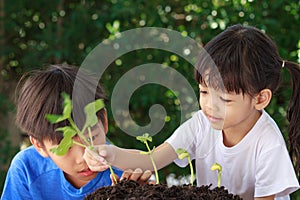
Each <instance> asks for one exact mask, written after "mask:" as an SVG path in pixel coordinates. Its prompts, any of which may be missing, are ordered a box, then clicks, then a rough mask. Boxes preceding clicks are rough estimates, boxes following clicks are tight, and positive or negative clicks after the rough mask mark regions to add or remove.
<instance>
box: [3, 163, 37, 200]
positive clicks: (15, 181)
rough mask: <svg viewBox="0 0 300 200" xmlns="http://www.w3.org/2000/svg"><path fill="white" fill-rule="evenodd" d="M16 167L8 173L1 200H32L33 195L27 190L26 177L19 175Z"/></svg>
mask: <svg viewBox="0 0 300 200" xmlns="http://www.w3.org/2000/svg"><path fill="white" fill-rule="evenodd" d="M20 171H21V170H18V168H16V167H11V168H10V169H9V171H8V173H7V176H6V180H5V184H4V188H3V191H2V196H1V200H11V199H20V200H22V199H24V200H27V199H28V200H30V199H32V198H31V195H30V192H29V191H28V188H27V183H26V181H25V179H26V178H25V175H24V176H23V174H21V173H19V172H20Z"/></svg>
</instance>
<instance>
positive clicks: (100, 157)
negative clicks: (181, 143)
mask: <svg viewBox="0 0 300 200" xmlns="http://www.w3.org/2000/svg"><path fill="white" fill-rule="evenodd" d="M95 149H96V151H97V152H98V154H97V153H95V152H93V151H91V150H88V149H86V150H85V153H84V156H83V157H84V159H85V160H86V162H87V164H88V165H89V167H90V169H91V170H93V171H102V170H103V169H106V168H107V165H106V164H107V163H109V164H111V165H113V166H115V167H117V168H120V169H123V170H126V169H136V168H141V169H142V170H143V171H146V170H151V171H153V170H154V169H153V165H152V163H151V160H150V156H149V155H145V154H140V153H139V151H133V150H132V149H122V148H119V147H116V146H114V145H98V146H95ZM152 155H153V159H154V162H155V164H156V167H157V169H158V170H159V169H161V168H163V167H164V166H166V165H168V164H170V163H171V162H172V161H173V160H175V159H176V158H177V154H176V152H175V150H174V149H173V148H172V146H171V145H170V144H168V143H163V144H161V145H160V146H158V147H157V148H155V150H154V152H153V154H152Z"/></svg>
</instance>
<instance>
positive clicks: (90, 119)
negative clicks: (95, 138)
mask: <svg viewBox="0 0 300 200" xmlns="http://www.w3.org/2000/svg"><path fill="white" fill-rule="evenodd" d="M104 107H105V105H104V102H103V100H102V99H98V100H96V101H94V102H91V103H89V104H87V105H86V106H85V107H84V112H85V114H86V121H85V124H84V127H85V128H86V127H93V126H95V125H96V124H97V123H98V117H97V115H96V113H97V112H98V111H99V110H101V109H102V108H104Z"/></svg>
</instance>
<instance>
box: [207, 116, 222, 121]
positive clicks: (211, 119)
mask: <svg viewBox="0 0 300 200" xmlns="http://www.w3.org/2000/svg"><path fill="white" fill-rule="evenodd" d="M206 116H207V118H208V120H209V121H210V122H212V123H217V122H220V121H221V120H222V118H219V117H213V116H211V115H208V114H206Z"/></svg>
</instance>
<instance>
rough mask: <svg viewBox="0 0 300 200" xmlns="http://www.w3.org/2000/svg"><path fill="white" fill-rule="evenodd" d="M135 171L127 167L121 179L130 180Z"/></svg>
mask: <svg viewBox="0 0 300 200" xmlns="http://www.w3.org/2000/svg"><path fill="white" fill-rule="evenodd" d="M132 173H133V170H132V169H127V170H125V171H124V172H123V174H122V176H121V179H120V180H129V178H130V176H131V174H132Z"/></svg>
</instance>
